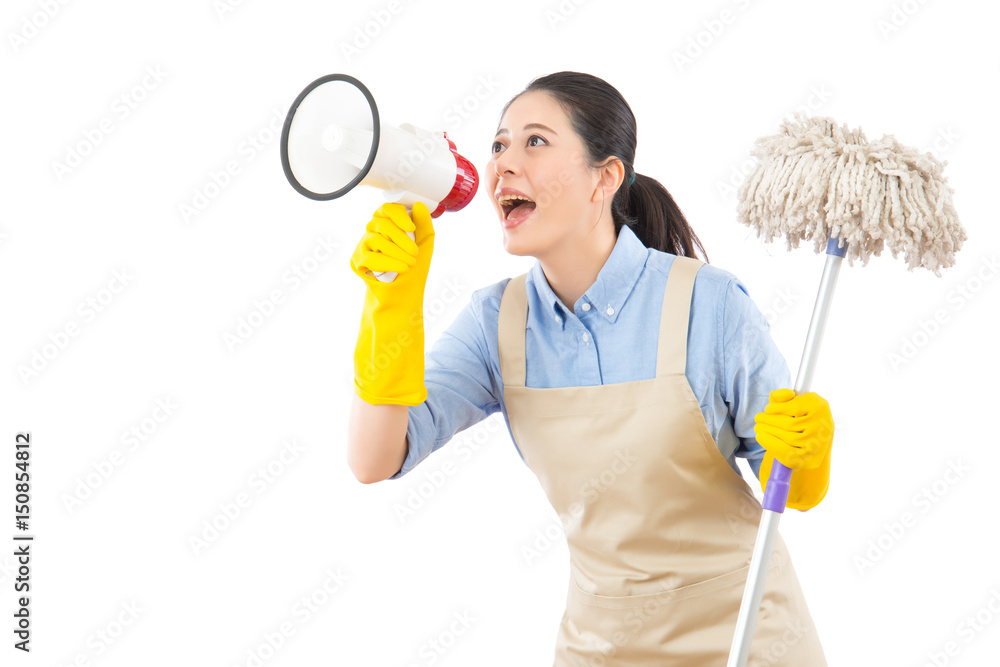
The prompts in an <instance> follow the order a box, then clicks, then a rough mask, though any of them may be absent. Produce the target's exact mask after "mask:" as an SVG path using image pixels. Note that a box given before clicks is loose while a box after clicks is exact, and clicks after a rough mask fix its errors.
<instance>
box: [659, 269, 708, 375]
mask: <svg viewBox="0 0 1000 667" xmlns="http://www.w3.org/2000/svg"><path fill="white" fill-rule="evenodd" d="M704 263H705V262H703V261H701V260H699V259H694V258H691V257H684V256H683V255H678V256H677V257H675V258H674V261H673V262H672V263H671V264H670V271H669V272H668V273H667V286H666V288H665V289H664V290H663V310H662V311H661V312H660V340H659V343H658V345H657V348H656V377H663V376H665V375H683V374H684V371H685V368H686V366H687V337H688V320H689V318H690V315H691V296H692V294H693V293H694V277H695V275H696V274H697V273H698V270H699V269H700V268H701V266H702V265H703V264H704Z"/></svg>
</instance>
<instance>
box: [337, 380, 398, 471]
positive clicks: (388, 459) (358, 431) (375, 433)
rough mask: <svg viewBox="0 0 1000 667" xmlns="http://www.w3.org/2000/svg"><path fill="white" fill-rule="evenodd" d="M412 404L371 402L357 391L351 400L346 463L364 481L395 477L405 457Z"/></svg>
mask: <svg viewBox="0 0 1000 667" xmlns="http://www.w3.org/2000/svg"><path fill="white" fill-rule="evenodd" d="M408 423H409V406H406V405H396V404H384V405H372V404H370V403H368V402H366V401H365V400H363V399H362V398H361V397H359V396H358V395H357V394H355V395H354V401H353V403H352V404H351V418H350V425H349V426H348V434H347V464H348V466H350V468H351V472H353V473H354V476H355V477H356V478H357V479H358V481H360V482H362V483H364V484H372V483H374V482H380V481H382V480H384V479H388V478H389V477H392V476H393V475H394V474H396V472H398V471H399V469H400V468H402V467H403V461H405V460H406V454H407V451H408V449H409V443H408V442H407V438H406V427H407V425H408Z"/></svg>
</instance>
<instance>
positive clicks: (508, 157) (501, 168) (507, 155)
mask: <svg viewBox="0 0 1000 667" xmlns="http://www.w3.org/2000/svg"><path fill="white" fill-rule="evenodd" d="M518 166H519V164H518V160H517V159H516V156H514V155H512V154H511V149H510V148H505V149H504V150H503V151H501V152H500V153H499V154H498V155H497V156H496V157H495V158H493V168H494V169H495V170H496V174H497V176H498V177H503V176H508V175H511V174H516V173H517V168H518Z"/></svg>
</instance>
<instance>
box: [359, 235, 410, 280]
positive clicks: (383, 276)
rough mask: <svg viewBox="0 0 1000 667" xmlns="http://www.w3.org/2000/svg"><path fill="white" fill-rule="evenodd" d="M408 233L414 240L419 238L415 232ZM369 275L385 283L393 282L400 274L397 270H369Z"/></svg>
mask: <svg viewBox="0 0 1000 667" xmlns="http://www.w3.org/2000/svg"><path fill="white" fill-rule="evenodd" d="M406 235H407V236H409V237H410V238H411V239H413V240H414V241H416V240H417V238H416V237H415V236H414V235H413V232H406ZM368 275H371V276H375V277H376V278H378V279H379V280H381V281H382V282H384V283H391V282H392V281H393V280H395V279H396V276H397V275H399V274H398V273H397V272H396V271H369V272H368Z"/></svg>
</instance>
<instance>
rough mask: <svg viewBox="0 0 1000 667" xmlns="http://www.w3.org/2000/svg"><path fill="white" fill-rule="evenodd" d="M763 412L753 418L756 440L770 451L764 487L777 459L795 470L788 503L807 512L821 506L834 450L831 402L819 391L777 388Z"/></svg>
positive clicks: (762, 472) (763, 468)
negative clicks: (801, 391)
mask: <svg viewBox="0 0 1000 667" xmlns="http://www.w3.org/2000/svg"><path fill="white" fill-rule="evenodd" d="M769 400H770V402H769V403H768V404H767V405H766V406H765V407H764V412H758V413H757V415H756V416H755V417H754V421H755V422H756V425H755V426H754V429H753V430H754V433H755V434H756V435H757V442H759V443H760V445H761V446H762V447H763V448H764V449H765V450H767V452H766V453H765V454H764V460H763V461H762V462H761V464H760V474H759V479H760V483H761V488H762V489H763V490H764V491H767V480H768V478H769V477H770V476H771V467H772V465H773V464H774V459H775V458H777V459H778V461H780V462H781V463H782V464H784V465H785V466H787V467H789V468H791V469H792V478H791V482H790V488H789V491H788V501H787V502H786V504H785V506H786V507H790V508H792V509H797V510H801V511H805V510H808V509H811V508H813V507H815V506H816V505H818V504H819V503H820V501H822V500H823V498H825V497H826V492H827V491H828V490H829V488H830V456H831V453H832V452H833V431H834V424H833V415H832V414H831V412H830V404H829V403H828V402H827V401H826V399H825V398H823V397H822V396H820V395H819V394H817V393H816V392H808V393H805V394H802V395H800V396H796V395H795V392H794V391H793V390H792V389H776V390H774V391H772V392H771V394H770V399H769Z"/></svg>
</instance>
